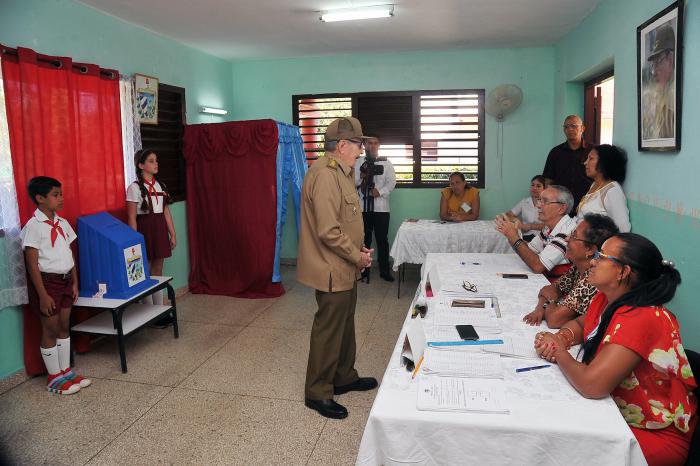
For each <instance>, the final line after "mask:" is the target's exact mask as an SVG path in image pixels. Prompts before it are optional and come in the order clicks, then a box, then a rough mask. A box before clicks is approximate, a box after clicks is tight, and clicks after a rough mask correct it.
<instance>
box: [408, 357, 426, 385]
mask: <svg viewBox="0 0 700 466" xmlns="http://www.w3.org/2000/svg"><path fill="white" fill-rule="evenodd" d="M421 364H423V356H421V357H420V359H419V360H418V364H416V368H415V369H413V374H411V378H412V379H415V378H416V374H417V373H418V369H420V365H421Z"/></svg>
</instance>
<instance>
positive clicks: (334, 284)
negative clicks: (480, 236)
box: [297, 117, 377, 419]
mask: <svg viewBox="0 0 700 466" xmlns="http://www.w3.org/2000/svg"><path fill="white" fill-rule="evenodd" d="M364 139H365V137H364V136H363V135H362V126H361V125H360V122H359V121H358V120H357V119H356V118H352V117H348V118H338V119H336V120H334V121H333V122H331V124H330V125H328V128H327V129H326V136H325V149H326V155H325V156H324V157H320V158H319V159H318V160H317V161H316V162H314V163H313V165H311V168H310V169H309V171H308V173H307V174H306V177H305V178H304V185H303V187H302V190H301V232H300V235H299V251H298V257H297V279H298V280H299V282H300V283H303V284H304V285H308V286H310V287H312V288H315V289H316V302H317V304H318V310H317V311H316V316H315V317H314V323H313V327H312V328H311V343H310V348H309V363H308V366H307V370H306V387H305V390H304V391H305V393H304V395H305V404H306V406H308V407H309V408H312V409H315V410H316V411H318V412H319V413H320V414H321V415H323V416H325V417H330V418H335V419H342V418H344V417H346V416H347V415H348V411H347V409H345V407H344V406H342V405H340V404H338V403H336V402H335V401H333V395H334V394H335V395H340V394H343V393H346V392H349V391H352V390H371V389H373V388H375V387H376V386H377V381H376V379H373V378H360V377H359V376H358V374H357V371H356V370H355V367H354V366H355V303H356V301H357V274H358V272H359V271H361V270H362V269H364V268H366V267H369V266H370V264H371V262H372V259H371V253H372V250H369V249H367V248H365V247H364V245H363V241H364V227H363V224H362V209H361V208H360V203H359V196H358V194H357V190H356V189H355V176H354V171H353V170H354V169H353V167H354V166H355V160H356V159H357V158H358V157H359V156H360V154H361V153H362V144H363V140H364Z"/></svg>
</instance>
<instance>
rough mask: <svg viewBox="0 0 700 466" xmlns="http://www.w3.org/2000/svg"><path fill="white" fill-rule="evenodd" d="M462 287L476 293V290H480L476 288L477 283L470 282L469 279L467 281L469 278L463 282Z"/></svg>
mask: <svg viewBox="0 0 700 466" xmlns="http://www.w3.org/2000/svg"><path fill="white" fill-rule="evenodd" d="M462 288H464V289H465V290H467V291H471V292H472V293H476V292H477V291H478V290H477V289H476V285H475V284H473V283H471V282H469V281H467V280H464V281H463V282H462Z"/></svg>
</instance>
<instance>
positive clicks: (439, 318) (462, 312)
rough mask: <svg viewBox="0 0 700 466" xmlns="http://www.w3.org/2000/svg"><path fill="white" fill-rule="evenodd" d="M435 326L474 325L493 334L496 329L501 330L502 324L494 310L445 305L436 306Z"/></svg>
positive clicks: (434, 314)
mask: <svg viewBox="0 0 700 466" xmlns="http://www.w3.org/2000/svg"><path fill="white" fill-rule="evenodd" d="M433 325H473V326H474V327H477V328H482V329H488V331H491V332H492V333H493V330H494V329H497V330H500V329H501V322H500V320H499V319H498V317H497V316H496V312H495V311H494V309H493V308H490V307H489V308H484V309H475V308H469V307H449V306H448V305H447V304H445V303H439V304H438V305H436V306H434V313H433Z"/></svg>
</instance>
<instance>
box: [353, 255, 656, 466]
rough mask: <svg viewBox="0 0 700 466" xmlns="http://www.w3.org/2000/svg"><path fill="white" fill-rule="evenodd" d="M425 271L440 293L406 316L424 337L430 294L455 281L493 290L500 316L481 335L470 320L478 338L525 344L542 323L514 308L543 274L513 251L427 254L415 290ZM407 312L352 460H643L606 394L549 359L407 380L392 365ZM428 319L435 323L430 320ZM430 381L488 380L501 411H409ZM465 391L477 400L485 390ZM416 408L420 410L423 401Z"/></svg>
mask: <svg viewBox="0 0 700 466" xmlns="http://www.w3.org/2000/svg"><path fill="white" fill-rule="evenodd" d="M433 270H435V271H436V272H437V275H438V276H439V279H440V285H439V286H440V288H441V289H442V290H443V292H441V293H439V294H438V295H437V296H436V297H435V298H430V299H428V313H427V315H426V316H425V318H423V319H421V318H420V317H417V318H416V320H419V321H420V324H421V325H420V327H422V328H424V329H425V335H426V336H427V339H428V340H430V339H431V336H434V335H437V333H436V332H437V331H436V330H435V328H434V325H435V322H433V319H434V317H435V316H434V315H431V314H435V315H438V317H437V319H444V317H440V316H442V315H444V314H439V313H438V312H437V311H435V309H436V307H435V306H436V305H435V304H433V303H434V300H438V301H440V300H442V302H444V301H446V300H445V299H443V298H442V297H443V296H445V295H446V294H447V293H451V292H453V291H450V290H454V292H456V291H457V290H459V289H460V288H461V287H462V284H463V281H464V280H467V285H474V288H476V290H477V291H475V292H471V294H470V292H467V291H465V294H466V295H471V296H472V297H483V299H489V298H486V297H487V296H491V297H493V296H495V297H496V298H497V299H496V300H495V301H493V302H494V303H496V302H497V307H498V311H499V314H500V318H499V325H500V329H501V330H500V333H498V331H496V334H495V335H490V336H488V337H486V336H485V335H482V334H481V333H482V332H481V330H479V327H478V326H476V325H475V327H476V328H477V330H479V333H480V338H482V339H484V338H486V339H488V338H499V339H502V340H503V341H516V340H517V341H525V340H529V341H530V342H532V341H534V335H535V333H537V332H538V331H540V330H542V329H546V327H545V326H544V324H543V326H542V327H530V326H528V325H526V324H525V323H523V322H522V317H523V315H524V314H526V313H527V312H529V311H531V310H532V309H534V307H535V305H536V303H537V294H538V292H539V289H540V288H541V287H542V286H544V285H547V284H548V283H549V282H548V281H547V280H546V279H545V278H544V276H542V275H536V274H533V273H532V272H531V271H530V270H529V269H528V268H527V266H525V265H524V264H523V262H522V261H521V260H520V258H519V257H517V256H515V255H506V254H429V255H428V256H427V258H426V261H425V263H424V266H423V269H422V278H423V280H422V283H421V286H419V289H418V292H416V297H418V295H419V292H420V291H421V289H424V288H422V286H424V285H425V281H426V278H427V277H426V276H427V275H428V273H429V272H430V274H433V273H434V272H432V271H433ZM502 273H516V274H527V277H528V278H527V279H512V278H504V277H503V276H502V275H500V274H502ZM431 285H432V283H431ZM465 297H466V298H469V297H470V296H465ZM448 299H451V298H448ZM415 301H416V299H414V302H415ZM411 307H413V304H412V305H411ZM416 320H413V319H411V312H410V310H409V312H408V314H407V317H406V321H405V322H404V326H403V328H402V331H401V334H400V336H399V340H398V342H397V344H396V346H395V348H394V352H393V354H392V356H391V359H390V362H389V365H388V367H387V369H386V372H385V373H384V377H383V379H382V383H381V386H380V387H379V391H378V393H377V396H376V398H375V401H374V405H373V406H372V410H371V412H370V414H369V418H368V420H367V425H366V426H365V430H364V434H363V436H362V442H361V444H360V449H359V452H358V456H357V464H358V465H399V464H400V465H407V464H411V465H414V464H418V465H433V464H439V465H463V464H474V465H571V464H581V465H584V464H585V465H608V464H616V465H618V464H619V465H644V464H646V462H645V460H644V456H643V454H642V451H641V449H640V447H639V444H638V443H637V440H636V439H635V437H634V435H633V434H632V432H631V430H630V429H629V427H628V426H627V423H626V422H625V421H624V419H623V418H622V416H621V415H620V412H619V410H618V408H617V406H616V405H615V403H614V402H613V400H612V399H611V398H610V397H607V398H605V399H602V400H589V399H585V398H583V397H582V396H581V395H580V394H579V393H578V392H576V390H575V389H574V388H573V387H572V386H571V385H570V384H569V382H568V381H567V380H566V378H565V377H564V375H563V374H562V373H561V371H560V370H559V368H558V366H556V365H551V366H550V367H546V368H542V369H540V370H532V371H524V372H516V369H518V368H520V369H522V368H524V367H532V366H537V365H544V364H546V362H545V361H543V360H541V359H522V358H512V357H505V356H500V358H499V359H498V360H497V362H498V363H499V364H500V367H501V370H502V372H501V376H502V379H483V378H482V379H471V380H470V379H464V378H461V379H458V378H452V379H446V378H441V377H438V376H436V375H430V374H427V373H426V370H425V368H421V369H420V370H418V371H416V374H415V378H412V373H411V372H408V371H407V370H406V367H404V366H403V365H402V350H403V349H405V348H404V339H405V336H406V332H407V329H409V328H411V329H412V330H411V331H412V332H413V331H414V329H415V328H416V324H415V323H414V322H416ZM438 323H444V322H443V320H439V321H438ZM441 327H442V326H441ZM496 341H497V340H496ZM427 346H428V350H427V351H426V354H428V351H435V350H436V349H435V348H431V347H430V344H429V343H428V345H427ZM487 346H488V345H484V346H480V345H474V346H471V345H470V346H459V347H454V348H450V351H466V352H467V354H468V355H469V356H470V357H473V358H474V359H479V358H484V357H491V356H484V355H486V354H489V353H484V352H483V348H486V347H487ZM530 350H531V347H530ZM404 354H405V353H404ZM443 354H444V353H443ZM453 354H454V353H453ZM492 354H493V353H490V355H492ZM482 369H483V368H482ZM431 378H432V379H431ZM430 380H454V381H460V382H459V383H462V382H461V381H465V382H464V383H465V386H469V384H470V383H471V384H472V386H476V385H478V386H480V387H481V388H480V390H482V391H488V390H489V387H490V386H491V385H490V384H498V387H499V390H500V391H499V395H502V399H499V400H498V401H499V402H500V403H501V404H500V405H499V407H500V408H503V411H505V412H499V413H494V412H488V413H486V412H469V411H468V410H462V411H460V412H457V411H453V410H447V411H432V410H419V409H418V408H417V401H418V400H424V399H425V396H424V397H421V396H419V393H418V389H419V387H422V389H423V390H424V391H426V392H427V391H428V387H432V386H435V385H436V384H432V385H430V384H429V383H428V381H430ZM439 383H444V382H439ZM494 386H495V385H494ZM469 395H473V396H474V398H475V399H478V398H479V397H483V396H485V393H473V394H472V393H469ZM487 395H488V393H487ZM450 397H455V398H457V395H456V394H455V393H452V394H447V395H446V396H445V398H450ZM465 398H467V399H468V398H469V396H466V397H465ZM443 401H444V402H445V403H447V404H449V403H450V402H451V401H452V400H450V399H447V400H438V402H443ZM422 409H426V408H425V406H424V405H423V407H422Z"/></svg>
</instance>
